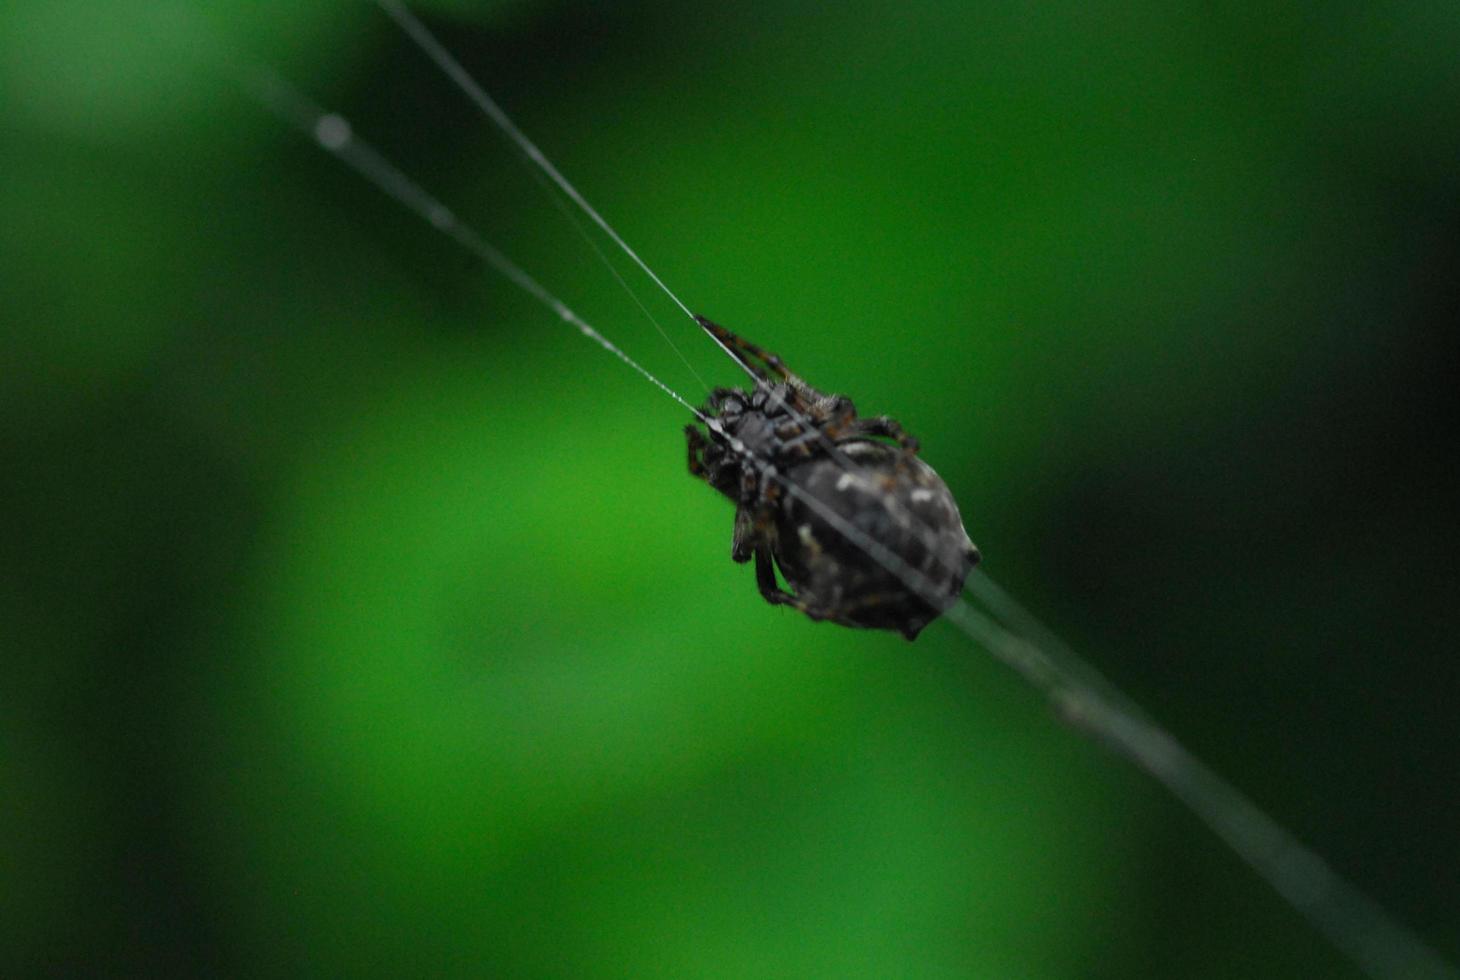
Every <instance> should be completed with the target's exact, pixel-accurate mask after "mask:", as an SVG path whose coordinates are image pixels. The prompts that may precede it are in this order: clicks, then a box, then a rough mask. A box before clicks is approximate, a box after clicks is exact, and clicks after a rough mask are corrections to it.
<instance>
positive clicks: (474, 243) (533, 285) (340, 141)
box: [243, 67, 703, 418]
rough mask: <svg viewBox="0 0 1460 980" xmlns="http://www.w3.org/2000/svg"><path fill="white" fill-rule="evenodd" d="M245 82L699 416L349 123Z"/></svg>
mask: <svg viewBox="0 0 1460 980" xmlns="http://www.w3.org/2000/svg"><path fill="white" fill-rule="evenodd" d="M243 83H244V86H245V88H246V89H247V90H248V91H249V92H250V93H251V94H252V95H253V96H254V98H256V99H257V100H258V101H259V102H260V103H261V104H262V105H263V106H264V107H265V108H267V109H269V110H270V111H272V112H273V113H274V114H275V115H277V116H279V117H280V118H282V119H284V120H285V121H286V122H288V123H289V124H290V125H292V126H294V127H295V128H296V129H298V130H300V131H301V132H302V133H304V134H305V135H306V136H308V137H309V138H310V139H312V140H313V141H314V142H315V143H316V144H318V145H319V146H320V147H321V148H322V149H324V150H325V151H327V152H329V153H330V154H332V155H334V156H336V157H338V158H339V159H340V160H341V161H343V162H344V163H345V164H346V165H348V166H349V167H350V168H351V169H353V170H355V171H356V172H357V173H359V174H360V175H361V176H362V177H364V178H365V179H366V180H368V181H369V182H370V183H372V184H374V185H375V186H376V187H378V188H379V189H380V190H382V191H384V192H385V194H386V195H388V196H389V197H391V198H392V199H394V200H395V201H396V202H397V203H398V204H400V205H402V206H404V207H405V208H406V209H407V210H409V211H411V212H412V213H414V214H415V215H416V216H417V217H419V218H421V219H422V220H423V221H425V222H426V223H427V224H429V225H431V226H432V227H433V228H435V229H436V230H437V231H440V232H441V233H442V234H444V235H447V236H449V237H450V238H452V239H453V240H454V241H456V243H457V244H459V245H461V246H462V247H463V248H465V249H466V250H467V251H468V252H470V253H472V254H473V255H475V256H476V257H477V258H479V259H481V260H482V261H483V262H485V263H486V264H487V265H488V266H489V267H490V268H491V269H493V270H494V271H496V272H497V273H498V274H500V275H501V276H503V277H504V278H506V279H507V280H508V281H509V282H511V283H512V284H513V285H515V286H517V287H518V288H520V289H522V290H523V291H524V292H526V293H527V294H528V295H530V296H532V297H533V298H534V299H536V300H537V301H538V302H539V303H541V304H543V305H544V306H546V307H547V308H548V309H549V310H551V311H552V312H553V313H555V314H556V315H557V316H558V318H559V319H561V320H563V321H564V322H565V323H568V324H569V325H571V326H573V327H575V328H577V330H578V332H579V333H581V334H582V335H583V336H585V337H587V338H588V339H589V340H592V341H593V342H594V343H596V344H598V345H599V346H600V347H602V348H603V349H604V350H606V351H608V352H609V353H610V354H612V355H613V356H615V357H617V358H618V359H619V360H620V361H623V362H624V363H625V364H627V365H628V366H629V367H631V368H633V369H634V371H636V372H638V373H639V374H640V375H641V376H642V377H644V378H645V379H647V380H648V381H649V382H650V383H651V384H653V385H654V386H655V387H656V388H658V389H659V390H660V391H662V392H664V393H665V394H666V395H668V396H669V397H670V398H673V399H674V400H675V401H677V402H678V403H679V404H680V405H681V406H683V407H684V408H687V409H689V410H690V411H691V412H693V413H694V414H695V415H696V416H697V417H700V418H703V416H702V415H701V413H700V411H699V410H698V409H697V408H695V407H694V406H693V405H691V404H690V403H689V402H688V401H687V400H686V399H685V398H684V396H682V395H680V394H679V393H678V392H677V391H675V390H674V389H673V388H670V387H669V386H668V385H667V384H665V383H664V382H663V381H660V380H659V379H658V378H657V377H655V376H654V375H653V374H652V373H651V372H650V371H649V370H648V369H647V368H645V367H644V366H643V365H641V364H640V363H639V362H638V361H636V360H634V359H633V358H632V357H630V356H629V355H628V354H627V353H625V352H624V351H623V349H622V348H620V347H619V346H618V345H617V344H615V343H614V342H613V341H611V340H609V339H608V338H607V337H605V336H604V335H603V334H601V333H599V332H598V331H597V330H596V329H594V328H593V326H592V325H591V324H589V323H588V321H586V320H584V319H583V318H582V317H581V316H579V315H578V314H577V313H575V312H574V311H573V310H572V308H570V307H569V306H568V304H566V303H564V302H563V301H562V300H560V299H558V298H557V297H556V296H555V295H553V294H552V293H551V292H549V291H548V289H547V287H545V286H543V285H542V284H541V283H540V282H538V281H537V280H536V279H534V278H533V277H532V276H531V275H529V274H528V272H527V271H526V270H525V269H523V268H522V267H521V266H519V265H518V264H517V263H515V262H513V261H512V260H511V259H509V258H508V257H507V256H506V255H505V254H504V253H503V252H502V251H500V250H499V249H497V248H496V247H495V246H494V245H492V244H491V243H490V242H488V241H487V240H486V239H484V238H483V237H482V236H481V235H479V234H477V232H476V231H475V230H474V229H473V228H471V226H469V225H467V224H466V223H465V222H463V221H461V220H460V219H459V218H457V216H456V215H455V213H454V212H452V210H451V209H450V208H448V207H447V206H446V205H444V204H442V203H441V202H440V201H439V200H437V199H436V198H435V197H433V196H432V195H431V194H430V193H429V192H427V191H426V190H425V189H424V188H422V187H421V186H420V185H419V184H417V183H416V182H415V181H413V180H411V179H410V178H409V177H407V176H406V175H405V174H404V173H402V172H401V171H400V170H399V169H398V168H397V167H396V166H395V165H394V164H392V163H391V162H390V161H389V160H387V159H385V157H383V156H381V154H380V153H379V152H378V151H377V150H376V149H375V148H374V147H373V146H371V145H370V144H369V143H366V142H365V141H363V140H361V139H360V138H359V137H357V136H356V135H355V133H354V130H353V128H352V127H351V126H350V123H349V121H348V120H346V119H345V118H344V117H343V116H340V115H338V114H335V113H332V112H328V111H326V110H325V109H324V108H323V107H321V106H319V105H317V104H315V103H314V102H312V101H311V100H310V99H309V98H307V97H306V96H305V95H304V94H303V93H301V92H300V91H299V90H298V89H296V88H294V87H293V86H292V85H290V84H289V83H288V82H286V81H285V80H284V79H283V78H282V77H281V76H280V75H279V74H278V73H277V72H274V71H271V70H269V69H267V68H257V67H256V68H253V69H251V70H249V71H247V72H246V73H245V75H244V78H243Z"/></svg>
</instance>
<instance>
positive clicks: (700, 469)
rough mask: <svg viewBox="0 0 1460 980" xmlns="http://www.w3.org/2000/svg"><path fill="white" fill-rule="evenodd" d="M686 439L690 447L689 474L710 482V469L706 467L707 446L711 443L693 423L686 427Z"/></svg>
mask: <svg viewBox="0 0 1460 980" xmlns="http://www.w3.org/2000/svg"><path fill="white" fill-rule="evenodd" d="M684 440H685V443H686V444H687V448H688V449H689V474H690V476H693V477H698V478H699V479H701V480H704V481H705V482H706V483H709V482H710V471H709V470H708V469H706V468H705V447H706V446H708V445H709V444H710V443H709V441H708V440H707V439H705V437H704V435H703V434H702V433H701V432H700V430H699V429H696V428H695V427H694V426H692V425H686V426H685V427H684Z"/></svg>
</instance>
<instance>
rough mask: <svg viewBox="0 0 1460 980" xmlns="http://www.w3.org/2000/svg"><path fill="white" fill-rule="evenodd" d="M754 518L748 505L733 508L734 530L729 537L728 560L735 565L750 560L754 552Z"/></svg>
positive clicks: (755, 535) (755, 536)
mask: <svg viewBox="0 0 1460 980" xmlns="http://www.w3.org/2000/svg"><path fill="white" fill-rule="evenodd" d="M757 537H758V535H757V534H756V533H755V519H754V517H753V516H752V515H751V513H750V508H749V507H737V508H735V532H734V534H732V535H731V537H730V560H731V561H733V562H735V563H736V564H737V565H743V564H745V563H746V562H748V561H750V556H751V555H752V554H754V553H755V543H756V538H757Z"/></svg>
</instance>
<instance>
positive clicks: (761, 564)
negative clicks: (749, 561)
mask: <svg viewBox="0 0 1460 980" xmlns="http://www.w3.org/2000/svg"><path fill="white" fill-rule="evenodd" d="M755 584H756V585H757V586H759V587H760V594H761V597H762V598H763V599H765V601H766V602H769V603H770V604H771V605H773V606H790V607H791V608H792V609H799V610H800V611H801V612H803V613H805V614H806V615H807V616H809V617H811V618H812V619H814V620H822V619H826V618H827V614H826V613H825V612H823V611H822V610H820V609H816V608H814V607H813V606H811V605H809V604H807V602H806V601H805V600H804V599H801V598H798V597H797V596H793V595H791V593H789V592H787V591H785V590H784V589H782V588H781V587H780V585H779V584H778V583H777V582H776V570H775V567H774V566H773V565H772V564H771V553H770V549H768V548H765V547H760V548H756V549H755Z"/></svg>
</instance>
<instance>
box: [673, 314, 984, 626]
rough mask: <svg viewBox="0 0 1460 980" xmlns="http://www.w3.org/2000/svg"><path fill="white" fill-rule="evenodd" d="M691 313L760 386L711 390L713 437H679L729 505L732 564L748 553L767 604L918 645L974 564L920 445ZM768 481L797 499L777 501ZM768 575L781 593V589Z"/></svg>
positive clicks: (689, 430) (693, 432)
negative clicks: (913, 579)
mask: <svg viewBox="0 0 1460 980" xmlns="http://www.w3.org/2000/svg"><path fill="white" fill-rule="evenodd" d="M695 319H696V320H698V321H699V324H700V326H702V327H703V328H704V329H705V330H707V331H708V332H709V333H710V334H711V335H713V336H714V337H716V338H718V339H719V340H720V341H721V342H722V343H724V345H725V346H726V347H727V348H728V349H729V350H730V351H731V352H732V353H733V354H734V356H735V357H736V359H737V360H739V361H740V362H741V363H742V364H744V365H745V366H746V367H747V368H748V369H749V370H750V371H751V373H752V374H753V375H755V377H756V378H757V379H758V381H760V382H762V384H758V385H757V386H756V390H755V392H754V393H753V394H752V393H750V392H746V391H743V390H741V389H739V388H716V389H714V391H712V392H711V393H710V398H709V401H708V402H707V403H706V405H705V407H704V414H705V415H706V416H707V417H709V418H710V419H712V420H714V424H711V425H709V426H708V429H709V435H708V436H706V435H705V433H703V432H701V431H700V429H699V428H697V427H696V426H694V425H688V426H686V427H685V430H684V431H685V437H686V439H687V441H688V443H689V471H690V474H691V475H693V476H695V477H698V478H699V479H702V480H704V481H705V482H706V483H708V484H709V485H710V486H711V487H713V488H715V489H716V490H718V491H720V492H721V493H722V494H724V495H725V496H727V497H729V498H730V499H731V500H732V501H734V502H735V530H734V534H733V535H732V537H731V542H730V558H731V559H732V560H733V561H735V562H738V563H745V562H748V561H750V559H751V558H752V557H753V558H754V559H755V581H756V585H757V586H759V588H760V594H761V595H762V596H763V597H764V598H765V600H766V601H767V602H769V603H770V604H771V605H775V606H791V607H792V608H794V609H799V610H800V611H801V612H803V613H805V614H806V615H807V616H810V617H811V618H812V619H813V620H830V621H832V622H834V623H840V624H842V625H843V626H855V627H862V628H866V629H886V630H897V631H899V632H901V633H902V635H903V636H905V637H907V638H908V639H909V640H911V639H914V638H916V637H917V635H918V633H919V632H920V631H921V630H922V629H923V627H924V626H926V625H928V623H930V622H932V621H933V620H934V619H936V618H937V616H938V615H939V613H941V612H942V611H943V610H944V609H946V608H947V607H948V606H950V605H951V604H952V603H953V601H954V600H955V599H956V598H957V597H958V594H959V593H960V592H961V591H962V589H963V580H964V579H965V578H966V577H967V576H968V573H969V572H970V571H971V570H972V569H973V566H974V565H976V564H977V563H978V560H979V553H978V549H977V548H975V547H974V545H973V542H972V541H970V540H969V538H968V533H967V532H966V531H965V530H964V529H963V521H962V519H961V518H960V516H959V514H958V505H957V504H956V503H955V502H954V500H953V495H952V493H950V492H949V490H948V487H947V485H946V484H945V483H944V482H943V480H942V478H941V477H939V476H938V474H937V473H935V472H933V468H932V467H931V466H929V465H928V464H926V463H924V462H923V461H922V460H920V459H918V458H917V452H918V441H917V440H916V439H914V438H913V437H912V436H911V435H909V434H908V433H906V432H905V431H903V428H902V426H901V425H900V424H898V422H897V421H896V420H894V419H891V418H889V417H887V416H886V415H878V416H875V417H873V418H860V417H858V415H857V410H856V406H854V405H853V404H852V401H851V399H849V398H846V397H844V396H842V395H828V394H823V393H822V392H820V391H817V390H816V389H815V388H813V387H811V386H810V385H809V384H807V383H806V382H805V381H803V380H801V379H800V378H799V377H797V376H796V375H795V374H792V373H791V372H790V371H789V370H788V369H787V368H786V365H785V364H784V363H782V361H781V359H780V358H779V357H777V356H776V355H774V354H770V353H768V352H766V351H765V350H763V349H761V348H760V347H757V346H755V345H754V344H752V343H750V342H748V341H746V340H743V339H741V338H740V337H737V336H736V335H735V334H733V333H731V332H730V331H728V330H726V329H725V328H724V327H722V326H720V325H719V324H716V323H714V322H712V321H710V320H709V319H707V318H705V317H702V316H697V317H695ZM798 416H799V418H798ZM803 421H804V422H808V423H810V427H809V428H808V427H807V426H806V425H803V424H802V423H803ZM883 440H891V442H886V441H883ZM832 447H835V448H834V449H833V448H832ZM778 476H779V477H784V479H785V480H786V481H788V482H789V483H791V484H793V485H795V486H796V487H799V488H800V490H801V491H802V494H800V495H793V494H790V493H787V492H786V490H785V487H784V486H783V485H782V484H781V482H780V481H779V480H778V479H777V477H778ZM803 496H804V497H810V498H812V499H813V500H815V501H817V502H819V503H820V504H821V505H823V506H824V508H826V509H829V510H830V511H832V512H834V513H835V514H836V515H837V516H838V517H839V518H841V519H842V521H844V522H846V523H849V524H851V525H852V526H854V527H856V528H857V529H858V530H860V531H861V532H862V533H863V534H865V535H867V536H868V537H869V538H871V539H872V540H873V541H875V542H877V543H878V544H880V545H881V546H882V547H884V548H886V549H887V550H888V551H890V552H891V553H892V554H894V555H896V556H897V557H898V558H900V559H902V561H904V562H906V563H907V565H908V566H909V567H910V568H911V569H913V570H914V571H915V572H916V573H918V574H920V575H921V576H923V577H924V580H925V582H926V583H927V585H926V587H925V588H923V589H921V590H920V591H921V593H922V594H921V595H920V594H916V593H915V591H914V590H913V589H911V588H909V586H908V585H907V584H906V583H904V582H903V580H902V579H901V578H899V577H898V576H897V575H896V574H894V573H893V572H892V571H890V570H889V569H887V568H886V567H884V563H882V562H879V561H877V560H875V559H874V558H873V557H872V556H871V555H869V554H867V552H866V551H865V550H864V549H863V548H861V547H860V546H858V545H857V544H854V543H853V542H851V541H849V540H848V539H847V538H846V536H845V535H844V534H843V533H842V532H841V531H840V530H838V529H836V528H835V527H833V526H832V525H831V524H829V523H828V522H827V520H826V519H825V518H823V517H822V516H820V515H819V514H818V513H817V512H816V509H815V508H814V507H813V506H811V505H808V503H807V502H806V500H805V499H802V497H803ZM777 569H779V570H780V573H781V577H782V578H784V579H785V582H786V585H787V586H788V587H789V589H790V590H791V591H789V592H788V591H786V590H783V589H782V588H781V587H780V585H779V584H778V582H777V580H776V570H777ZM929 599H933V600H936V602H930V601H929Z"/></svg>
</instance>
